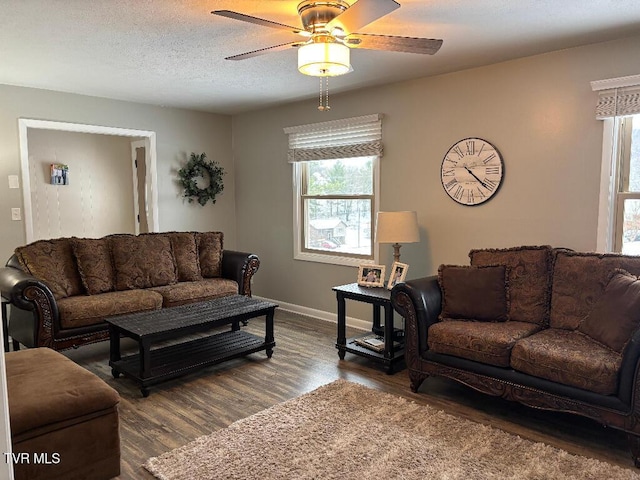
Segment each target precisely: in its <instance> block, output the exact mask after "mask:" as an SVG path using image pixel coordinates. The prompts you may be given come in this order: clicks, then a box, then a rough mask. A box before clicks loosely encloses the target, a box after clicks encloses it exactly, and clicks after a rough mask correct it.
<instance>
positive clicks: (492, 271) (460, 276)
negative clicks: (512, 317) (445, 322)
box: [438, 265, 509, 322]
mask: <svg viewBox="0 0 640 480" xmlns="http://www.w3.org/2000/svg"><path fill="white" fill-rule="evenodd" d="M438 283H439V284H440V290H441V291H442V311H441V313H440V319H445V318H453V319H467V320H480V321H498V322H504V321H506V320H508V311H509V299H508V288H507V267H505V266H504V265H487V266H456V265H440V268H438Z"/></svg>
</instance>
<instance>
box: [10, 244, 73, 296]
mask: <svg viewBox="0 0 640 480" xmlns="http://www.w3.org/2000/svg"><path fill="white" fill-rule="evenodd" d="M15 254H16V257H17V258H18V261H19V262H20V265H21V266H22V268H23V269H24V270H25V271H26V272H27V273H30V274H31V275H33V276H34V277H36V278H38V279H40V280H42V281H43V282H44V283H46V284H47V286H48V287H49V288H50V289H51V293H53V296H54V297H55V298H56V300H57V299H59V298H64V297H69V296H72V295H81V294H83V293H84V288H83V286H82V280H81V279H80V273H78V268H77V266H76V259H75V257H74V256H73V249H72V248H71V242H70V241H69V239H68V238H58V239H54V240H38V241H37V242H33V243H30V244H29V245H25V246H23V247H18V248H16V249H15Z"/></svg>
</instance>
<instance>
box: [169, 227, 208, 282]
mask: <svg viewBox="0 0 640 480" xmlns="http://www.w3.org/2000/svg"><path fill="white" fill-rule="evenodd" d="M168 235H169V239H170V240H171V248H172V249H173V256H174V257H175V259H176V267H177V268H178V281H179V282H195V281H198V280H202V274H201V273H200V261H199V259H198V247H197V245H196V237H195V235H194V234H193V233H191V232H171V233H169V234H168Z"/></svg>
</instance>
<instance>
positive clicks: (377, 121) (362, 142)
mask: <svg viewBox="0 0 640 480" xmlns="http://www.w3.org/2000/svg"><path fill="white" fill-rule="evenodd" d="M284 133H286V134H287V135H289V151H288V154H287V159H288V161H289V163H294V162H308V161H313V160H334V159H338V158H354V157H368V156H373V155H377V156H380V157H381V156H382V151H383V148H382V114H373V115H365V116H362V117H353V118H345V119H342V120H332V121H329V122H320V123H312V124H308V125H299V126H296V127H287V128H285V129H284Z"/></svg>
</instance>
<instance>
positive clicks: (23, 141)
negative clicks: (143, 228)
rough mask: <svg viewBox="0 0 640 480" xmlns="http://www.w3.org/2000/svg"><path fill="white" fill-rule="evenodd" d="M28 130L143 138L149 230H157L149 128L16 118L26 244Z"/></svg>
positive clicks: (29, 232) (29, 236) (29, 225)
mask: <svg viewBox="0 0 640 480" xmlns="http://www.w3.org/2000/svg"><path fill="white" fill-rule="evenodd" d="M29 129H39V130H58V131H63V132H76V133H90V134H97V135H114V136H120V137H137V138H142V140H143V141H144V146H145V149H146V158H147V160H148V163H147V168H148V170H149V174H148V175H147V178H148V179H149V180H150V185H148V189H149V192H150V197H151V198H149V209H150V210H151V218H149V219H148V220H149V231H150V232H158V231H160V230H159V229H160V226H159V224H158V175H157V168H156V164H157V162H156V157H157V154H156V133H155V132H152V131H148V130H134V129H131V128H118V127H104V126H100V125H87V124H83V123H69V122H57V121H51V120H35V119H31V118H19V119H18V131H19V140H20V163H21V174H22V196H23V205H24V228H25V237H26V243H31V242H32V241H33V240H34V238H33V209H32V206H31V181H30V178H29V141H28V134H29Z"/></svg>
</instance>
